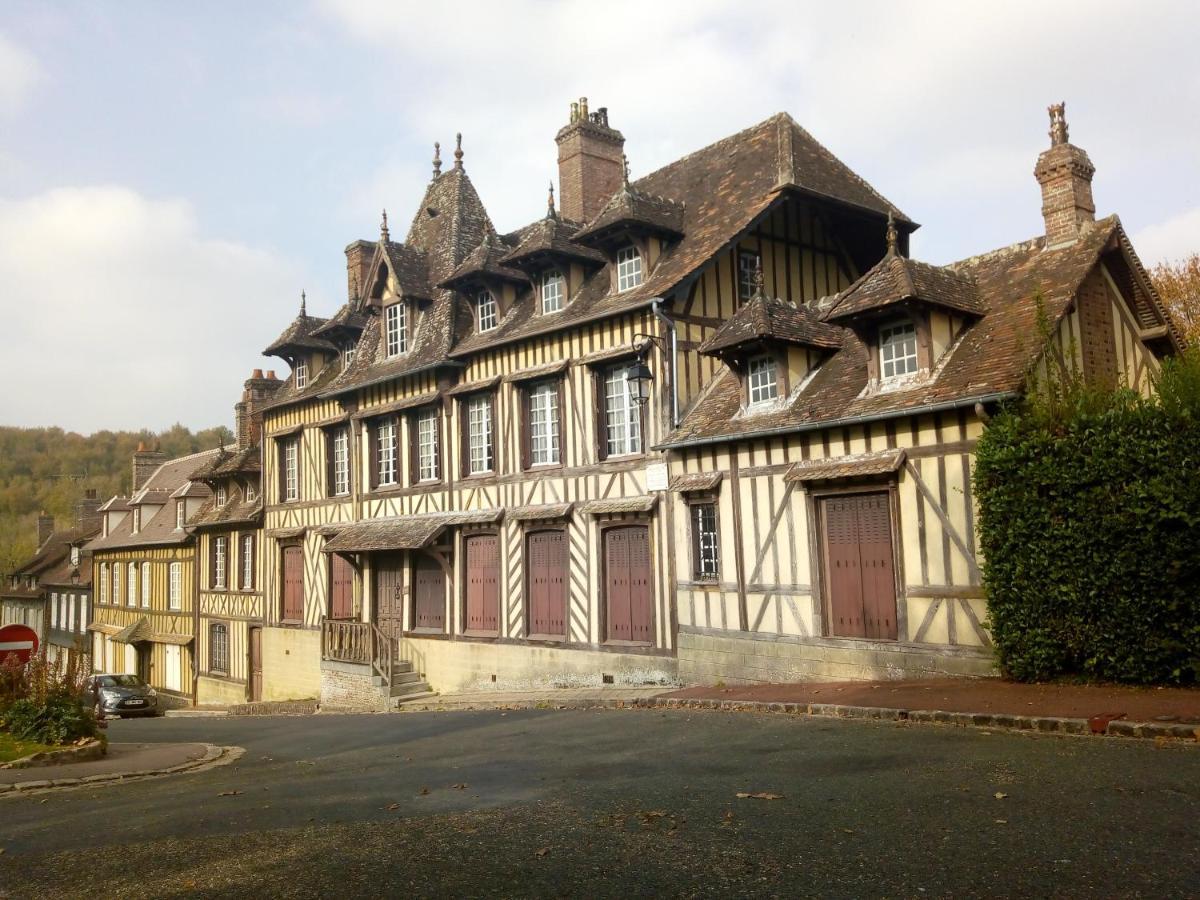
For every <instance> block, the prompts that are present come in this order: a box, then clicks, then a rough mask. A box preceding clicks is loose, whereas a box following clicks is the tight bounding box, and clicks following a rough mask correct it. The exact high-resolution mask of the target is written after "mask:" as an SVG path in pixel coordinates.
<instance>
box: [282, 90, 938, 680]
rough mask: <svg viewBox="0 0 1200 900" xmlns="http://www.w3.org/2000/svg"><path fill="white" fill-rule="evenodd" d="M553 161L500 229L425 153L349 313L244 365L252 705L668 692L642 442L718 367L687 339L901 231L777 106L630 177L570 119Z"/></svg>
mask: <svg viewBox="0 0 1200 900" xmlns="http://www.w3.org/2000/svg"><path fill="white" fill-rule="evenodd" d="M557 145H558V157H559V192H558V203H557V205H556V204H555V202H554V198H553V194H551V198H550V201H549V203H548V205H547V208H546V211H545V213H544V214H543V215H542V216H540V217H539V218H538V219H536V220H535V221H534V222H532V223H531V224H529V225H527V226H524V227H522V228H519V229H516V230H515V231H510V232H500V231H499V230H497V229H496V228H495V227H494V225H493V224H492V221H491V219H490V218H489V216H488V214H487V212H486V210H485V208H484V206H483V203H482V201H481V200H480V198H479V195H478V194H477V193H476V191H475V188H474V186H473V185H472V183H471V181H470V179H469V177H468V176H467V173H466V169H465V167H464V165H463V156H462V149H461V145H460V146H458V147H457V148H456V151H455V161H454V163H453V167H452V168H451V169H449V171H445V172H443V171H441V162H440V159H439V158H436V157H435V161H434V173H433V178H432V180H431V182H430V183H429V185H428V186H427V188H426V190H425V194H424V196H423V197H422V199H421V202H420V203H419V204H418V206H417V209H416V212H415V214H414V216H413V218H412V220H411V225H410V227H409V230H408V233H407V235H406V237H405V239H404V241H403V242H397V241H393V240H392V239H391V237H390V234H389V230H388V226H387V221H386V218H385V220H384V223H383V227H382V229H381V235H380V238H379V240H378V241H357V242H355V243H352V244H351V245H350V246H349V247H348V248H347V250H346V256H347V269H348V286H349V300H348V302H347V304H345V306H343V307H342V308H341V309H339V310H337V311H336V313H335V314H334V315H333V316H332V317H330V318H328V319H323V318H318V317H314V316H309V315H308V314H307V310H306V309H304V308H303V307H302V309H301V314H300V316H299V317H297V319H296V320H295V321H294V322H293V323H292V324H291V325H290V326H289V327H288V328H287V329H286V330H285V331H284V333H283V334H282V335H281V336H280V337H279V339H277V340H276V341H275V342H274V343H272V344H271V346H270V347H268V348H267V351H266V352H267V353H268V354H271V355H275V356H279V357H280V358H282V359H284V360H285V361H287V362H288V364H289V365H290V367H291V375H290V377H289V380H288V381H287V383H286V384H285V386H284V387H283V388H281V389H280V391H279V393H278V394H276V396H275V398H274V400H273V401H272V403H271V404H270V405H269V406H268V408H267V410H266V413H265V419H264V431H265V440H264V456H263V472H264V490H265V495H266V508H265V523H264V524H265V529H264V536H263V548H262V549H263V558H264V562H265V577H264V583H263V588H264V592H265V598H266V604H267V609H266V618H267V624H266V627H265V628H264V633H263V652H264V677H265V685H264V695H265V696H266V697H267V698H268V699H272V698H276V697H278V698H283V697H288V696H312V695H314V694H316V693H317V692H318V691H322V692H323V693H324V695H325V697H326V699H327V700H328V701H330V702H339V701H340V700H343V699H346V700H349V699H353V696H354V694H355V692H356V691H358V690H359V687H360V686H361V685H362V684H363V681H364V679H363V677H361V676H362V675H363V673H370V674H371V675H372V680H374V681H377V682H381V683H390V685H391V686H390V693H393V694H394V693H397V692H398V691H402V690H407V689H409V688H398V687H397V684H401V685H405V684H407V685H415V686H414V687H412V688H411V689H413V690H416V689H419V688H420V684H419V680H420V679H422V678H424V679H425V680H427V681H428V683H429V684H430V685H432V686H433V687H435V688H437V689H439V690H445V689H454V688H465V687H469V686H481V685H489V684H498V685H501V684H502V685H507V686H509V687H514V686H521V685H535V684H542V683H556V684H562V683H601V682H603V681H613V682H618V683H619V682H631V681H633V682H643V681H654V680H673V679H674V678H675V677H676V656H675V654H676V634H677V630H678V628H677V621H676V609H677V608H676V603H675V583H676V580H677V578H678V577H679V576H678V573H677V572H676V568H675V567H676V557H677V554H676V548H675V544H676V540H677V533H678V531H679V527H680V526H679V525H678V523H677V522H675V517H676V516H677V515H678V514H679V511H678V510H677V509H676V506H675V504H673V503H670V502H665V498H667V497H668V496H669V495H668V494H667V493H666V489H667V487H668V481H669V477H668V461H667V452H666V451H665V449H664V448H663V442H664V441H666V439H667V438H668V435H669V434H670V433H671V432H672V430H673V429H674V428H675V426H676V425H677V424H678V423H679V421H680V420H681V419H682V418H683V417H684V416H685V415H686V414H687V413H688V411H689V409H690V408H691V407H692V405H693V404H694V402H695V401H696V399H697V398H698V397H700V396H702V395H703V394H704V392H705V391H706V390H707V389H708V388H709V386H710V383H711V382H712V379H713V377H714V376H715V375H718V374H719V373H720V372H721V371H722V370H723V365H722V363H721V361H720V360H718V359H716V358H714V357H712V356H710V355H706V354H702V353H700V352H699V349H700V345H701V343H702V342H703V341H705V340H706V339H708V338H709V337H710V336H711V335H712V334H713V332H714V331H715V330H716V329H717V328H718V327H720V326H721V325H722V324H724V323H725V322H726V321H727V320H728V319H729V318H730V317H731V316H732V315H733V314H734V313H735V311H736V310H738V309H739V308H740V307H742V306H744V305H746V304H747V303H748V302H749V301H750V300H751V299H752V297H753V294H754V290H755V277H756V273H757V272H758V271H760V270H761V271H763V272H764V273H765V274H764V278H765V282H766V285H767V289H768V290H770V291H771V292H772V293H773V294H776V295H779V296H784V297H788V298H790V299H794V300H795V301H796V302H799V303H813V302H815V301H817V300H818V299H819V298H820V297H824V296H829V295H831V294H833V293H835V292H837V291H839V290H843V289H845V288H848V287H849V286H850V285H851V284H853V283H854V282H855V281H856V280H857V279H858V278H859V277H860V275H861V274H862V273H864V272H866V271H868V270H869V269H870V268H871V267H872V266H874V265H875V264H876V263H877V262H878V261H879V260H880V259H881V258H883V257H884V255H885V253H886V252H887V246H886V242H885V232H886V227H885V226H886V222H887V220H888V217H889V216H890V217H892V219H893V221H894V222H895V223H896V225H897V228H898V233H899V237H898V241H899V246H901V247H904V246H906V245H907V235H908V234H909V233H910V232H911V230H912V229H913V228H915V227H916V226H915V225H914V224H913V223H912V222H911V221H910V220H909V219H908V218H907V217H906V216H904V215H903V214H902V213H901V212H900V210H899V209H897V208H896V207H895V206H894V205H892V204H891V203H889V202H888V201H887V200H886V199H885V198H884V197H882V196H881V195H880V194H879V193H878V192H877V191H875V190H874V189H873V188H871V187H870V186H869V185H868V184H867V183H866V182H865V181H863V180H862V179H861V178H860V177H858V176H857V175H855V174H854V173H853V172H851V171H850V170H849V169H848V168H847V167H846V166H845V165H844V164H842V163H841V162H840V161H839V160H837V159H836V158H835V157H834V156H833V155H832V154H830V153H829V151H827V150H826V149H825V148H824V147H822V146H821V145H820V144H819V143H817V142H816V141H815V140H814V139H813V138H812V136H811V135H809V134H808V133H807V132H806V131H804V130H803V129H802V128H800V127H799V126H798V125H797V124H796V123H795V122H794V121H793V120H792V119H791V118H790V117H789V116H787V115H784V114H781V115H777V116H774V117H772V118H770V119H768V120H766V121H764V122H762V123H760V124H758V125H756V126H754V127H752V128H749V129H747V130H746V131H743V132H739V133H738V134H735V135H733V136H731V137H728V138H726V139H724V140H722V141H719V142H718V143H716V144H713V145H711V146H709V147H707V148H705V149H703V150H700V151H697V152H695V153H693V154H690V155H689V156H686V157H684V158H683V159H681V160H679V161H677V162H675V163H673V164H671V165H669V166H666V167H665V168H663V169H660V170H658V171H656V172H653V173H651V174H649V175H646V176H645V177H642V178H638V179H636V180H635V179H631V178H630V175H629V171H628V166H627V164H626V163H625V161H624V138H623V136H622V135H621V134H620V132H619V131H617V130H616V129H614V128H613V127H612V126H611V125H610V124H609V121H608V114H607V111H606V110H603V109H601V110H598V111H595V112H592V111H589V110H588V108H587V104H586V101H581V102H580V103H579V104H573V105H572V113H571V118H570V121H569V122H568V124H567V125H566V126H564V128H563V129H562V130H561V131H560V132H559V133H558V135H557ZM397 660H399V661H401V663H400V665H397ZM407 664H411V666H409V665H407ZM356 666H357V668H356ZM399 679H404V680H399ZM398 680H399V681H398ZM380 686H381V687H384V686H386V684H381V685H380Z"/></svg>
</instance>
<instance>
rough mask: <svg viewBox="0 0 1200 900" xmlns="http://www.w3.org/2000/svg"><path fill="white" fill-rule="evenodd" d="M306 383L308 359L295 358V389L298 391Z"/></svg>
mask: <svg viewBox="0 0 1200 900" xmlns="http://www.w3.org/2000/svg"><path fill="white" fill-rule="evenodd" d="M307 384H308V360H307V359H298V360H296V390H298V391H300V390H303V389H304V388H305V386H306V385H307Z"/></svg>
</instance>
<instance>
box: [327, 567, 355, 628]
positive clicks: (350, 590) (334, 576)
mask: <svg viewBox="0 0 1200 900" xmlns="http://www.w3.org/2000/svg"><path fill="white" fill-rule="evenodd" d="M329 618H331V619H352V618H354V566H352V565H350V562H349V560H347V559H346V557H344V556H342V555H340V554H338V553H331V554H329Z"/></svg>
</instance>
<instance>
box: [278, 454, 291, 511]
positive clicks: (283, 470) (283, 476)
mask: <svg viewBox="0 0 1200 900" xmlns="http://www.w3.org/2000/svg"><path fill="white" fill-rule="evenodd" d="M289 440H291V439H290V438H280V439H278V440H276V441H275V464H276V466H277V467H278V469H279V471H278V473H277V478H276V481H278V482H279V483H278V484H277V485H276V487H277V488H278V489H279V499H278V501H277V502H279V503H283V502H284V501H285V500H287V445H288V441H289Z"/></svg>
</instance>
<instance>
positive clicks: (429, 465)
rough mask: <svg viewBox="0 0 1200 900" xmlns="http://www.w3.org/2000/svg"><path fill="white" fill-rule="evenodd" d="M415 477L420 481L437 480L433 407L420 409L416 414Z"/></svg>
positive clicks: (435, 423) (435, 421)
mask: <svg viewBox="0 0 1200 900" xmlns="http://www.w3.org/2000/svg"><path fill="white" fill-rule="evenodd" d="M417 477H418V479H419V480H420V481H437V479H438V478H439V477H440V476H439V475H438V411H437V409H436V408H435V407H430V408H429V409H423V410H421V413H420V415H419V416H417Z"/></svg>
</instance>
